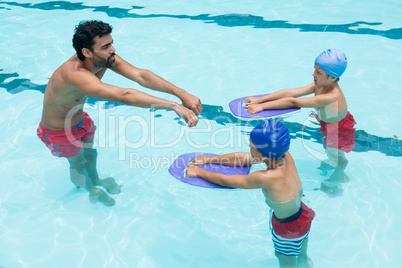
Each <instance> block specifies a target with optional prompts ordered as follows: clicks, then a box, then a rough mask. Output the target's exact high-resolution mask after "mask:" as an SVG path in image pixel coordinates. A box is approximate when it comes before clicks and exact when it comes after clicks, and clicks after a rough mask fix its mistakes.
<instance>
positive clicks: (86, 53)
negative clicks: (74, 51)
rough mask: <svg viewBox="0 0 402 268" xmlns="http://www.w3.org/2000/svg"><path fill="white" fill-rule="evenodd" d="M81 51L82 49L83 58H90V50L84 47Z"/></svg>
mask: <svg viewBox="0 0 402 268" xmlns="http://www.w3.org/2000/svg"><path fill="white" fill-rule="evenodd" d="M81 51H82V54H83V55H84V56H85V58H89V59H92V51H91V50H89V49H88V48H86V47H84V48H83V49H82V50H81Z"/></svg>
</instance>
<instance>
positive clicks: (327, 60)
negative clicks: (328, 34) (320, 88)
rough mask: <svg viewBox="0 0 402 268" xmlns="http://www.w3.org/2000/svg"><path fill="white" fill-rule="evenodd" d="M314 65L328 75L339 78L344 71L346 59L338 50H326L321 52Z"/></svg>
mask: <svg viewBox="0 0 402 268" xmlns="http://www.w3.org/2000/svg"><path fill="white" fill-rule="evenodd" d="M315 63H316V64H317V65H318V66H320V68H321V69H323V70H324V72H326V73H327V74H328V75H330V76H332V77H335V78H339V77H341V75H342V74H343V72H344V71H345V70H346V66H347V65H348V63H347V58H346V56H345V54H344V53H343V52H342V51H340V50H338V49H328V50H326V51H324V52H322V53H321V54H320V55H319V56H318V57H317V58H316V59H315Z"/></svg>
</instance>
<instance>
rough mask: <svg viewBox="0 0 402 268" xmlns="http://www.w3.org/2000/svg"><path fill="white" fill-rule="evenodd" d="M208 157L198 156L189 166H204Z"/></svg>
mask: <svg viewBox="0 0 402 268" xmlns="http://www.w3.org/2000/svg"><path fill="white" fill-rule="evenodd" d="M208 158H209V157H208V156H204V155H200V156H198V157H196V158H195V159H194V160H193V162H192V163H190V164H194V165H204V164H206V163H208Z"/></svg>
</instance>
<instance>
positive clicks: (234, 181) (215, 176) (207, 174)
mask: <svg viewBox="0 0 402 268" xmlns="http://www.w3.org/2000/svg"><path fill="white" fill-rule="evenodd" d="M186 175H187V176H188V177H200V178H203V179H204V180H207V181H210V182H213V183H215V184H219V185H222V186H226V187H235V188H242V189H257V188H263V185H264V180H265V179H268V178H269V176H267V175H266V174H264V172H263V171H255V172H253V173H250V174H248V175H230V176H229V175H225V174H221V173H216V172H211V171H208V170H205V169H202V168H200V167H197V166H195V165H191V166H189V167H188V169H187V171H186Z"/></svg>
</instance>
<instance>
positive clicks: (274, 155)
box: [250, 120, 290, 159]
mask: <svg viewBox="0 0 402 268" xmlns="http://www.w3.org/2000/svg"><path fill="white" fill-rule="evenodd" d="M250 139H251V141H252V142H253V144H254V146H255V147H256V148H257V150H258V151H259V152H260V153H261V154H262V155H263V156H264V157H266V158H270V159H281V158H282V157H283V156H284V155H285V153H286V152H287V151H288V150H289V146H290V135H289V131H288V129H287V128H286V127H285V126H284V125H283V124H282V123H281V122H277V121H274V120H268V121H266V122H264V123H262V124H260V125H258V126H256V127H255V128H254V129H253V130H252V131H251V133H250Z"/></svg>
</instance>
